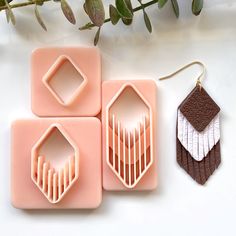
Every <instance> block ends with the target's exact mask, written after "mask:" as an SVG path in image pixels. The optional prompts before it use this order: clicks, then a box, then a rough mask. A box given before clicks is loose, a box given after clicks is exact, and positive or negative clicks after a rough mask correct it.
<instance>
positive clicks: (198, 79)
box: [159, 61, 206, 90]
mask: <svg viewBox="0 0 236 236" xmlns="http://www.w3.org/2000/svg"><path fill="white" fill-rule="evenodd" d="M193 65H199V66H201V68H202V72H201V74H200V75H199V76H198V77H197V82H196V86H199V88H200V90H201V88H202V79H203V77H204V76H205V74H206V67H205V65H204V64H203V63H202V62H200V61H193V62H191V63H189V64H187V65H185V66H183V67H181V68H180V69H178V70H177V71H175V72H173V73H172V74H170V75H167V76H164V77H161V78H159V80H166V79H170V78H171V77H173V76H175V75H176V74H178V73H179V72H181V71H183V70H185V69H187V68H189V67H191V66H193Z"/></svg>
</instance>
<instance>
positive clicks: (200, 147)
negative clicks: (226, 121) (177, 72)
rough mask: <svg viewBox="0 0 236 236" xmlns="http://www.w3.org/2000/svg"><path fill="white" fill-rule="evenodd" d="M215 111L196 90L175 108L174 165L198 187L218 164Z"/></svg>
mask: <svg viewBox="0 0 236 236" xmlns="http://www.w3.org/2000/svg"><path fill="white" fill-rule="evenodd" d="M219 111H220V108H219V107H218V105H217V104H216V103H215V102H214V101H213V100H212V98H211V97H210V96H209V95H208V94H207V92H206V91H205V90H204V89H203V88H201V89H200V87H198V86H196V87H195V88H194V89H193V90H192V92H191V93H190V94H189V95H188V96H187V97H186V98H185V100H184V101H183V102H182V104H181V105H180V106H179V108H178V113H177V126H176V158H177V162H178V164H179V165H180V166H181V167H182V168H183V169H184V170H185V171H186V172H187V173H188V174H189V175H190V176H191V177H192V178H193V179H194V180H195V181H196V182H197V183H199V184H201V185H203V184H205V183H206V181H207V180H208V179H209V177H210V176H211V175H212V174H213V172H214V171H215V170H216V169H217V168H218V166H219V165H220V163H221V154H220V119H219Z"/></svg>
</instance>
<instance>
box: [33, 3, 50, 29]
mask: <svg viewBox="0 0 236 236" xmlns="http://www.w3.org/2000/svg"><path fill="white" fill-rule="evenodd" d="M34 13H35V17H36V19H37V21H38V23H39V24H40V25H41V27H42V28H43V29H44V30H45V31H47V27H46V25H45V24H44V22H43V20H42V18H41V16H40V14H39V10H38V7H37V5H35V8H34Z"/></svg>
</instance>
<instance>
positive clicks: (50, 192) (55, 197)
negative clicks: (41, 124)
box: [31, 124, 79, 203]
mask: <svg viewBox="0 0 236 236" xmlns="http://www.w3.org/2000/svg"><path fill="white" fill-rule="evenodd" d="M54 132H59V134H60V135H61V136H62V138H64V139H65V141H66V142H68V145H70V146H71V149H72V150H73V153H72V154H70V155H69V156H68V157H67V158H66V160H64V163H63V165H62V167H61V168H60V169H59V170H58V168H55V166H54V165H53V164H52V163H50V161H49V160H48V159H47V156H44V155H41V154H40V149H41V148H42V146H43V145H45V143H46V142H47V140H48V139H50V138H51V137H52V135H53V133H54ZM52 148H55V146H54V147H52ZM78 177H79V151H78V148H77V147H76V145H75V144H74V143H73V141H72V140H71V139H70V137H69V136H68V134H67V133H66V132H65V130H64V129H63V127H62V126H61V125H60V124H53V125H51V126H50V127H49V128H48V129H47V130H46V132H45V133H44V134H43V135H42V137H41V138H40V139H39V140H38V142H37V143H36V144H35V145H34V147H33V148H32V152H31V178H32V180H33V182H34V183H35V184H36V186H37V187H38V188H39V189H40V191H41V192H42V193H43V194H44V196H45V197H46V198H47V199H48V201H49V202H50V203H58V202H59V201H61V199H62V198H63V197H64V196H65V194H66V193H67V192H68V191H69V189H70V188H71V187H72V185H73V184H74V183H75V182H76V181H77V179H78Z"/></svg>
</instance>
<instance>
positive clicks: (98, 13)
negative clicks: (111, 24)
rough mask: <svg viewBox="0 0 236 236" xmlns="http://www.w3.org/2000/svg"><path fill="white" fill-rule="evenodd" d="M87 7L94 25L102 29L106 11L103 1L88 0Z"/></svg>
mask: <svg viewBox="0 0 236 236" xmlns="http://www.w3.org/2000/svg"><path fill="white" fill-rule="evenodd" d="M85 6H86V9H87V12H88V16H89V18H90V20H91V21H92V22H93V24H94V25H96V26H98V27H101V26H102V25H103V23H104V20H105V11H104V6H103V3H102V0H86V1H85Z"/></svg>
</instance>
